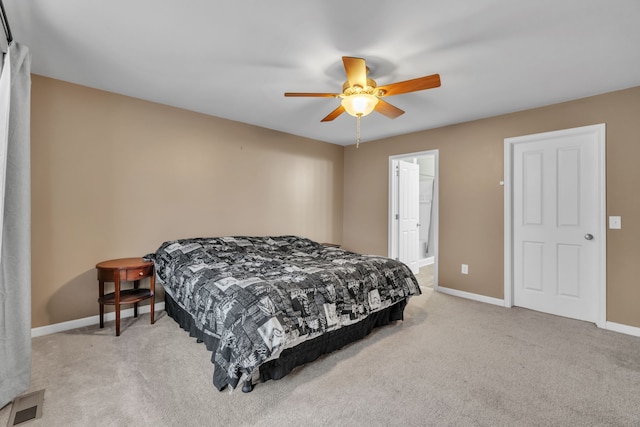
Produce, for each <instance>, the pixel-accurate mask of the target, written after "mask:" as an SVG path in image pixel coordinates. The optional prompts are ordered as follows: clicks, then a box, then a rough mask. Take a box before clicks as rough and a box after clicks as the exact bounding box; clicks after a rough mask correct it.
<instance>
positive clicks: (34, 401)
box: [7, 390, 44, 427]
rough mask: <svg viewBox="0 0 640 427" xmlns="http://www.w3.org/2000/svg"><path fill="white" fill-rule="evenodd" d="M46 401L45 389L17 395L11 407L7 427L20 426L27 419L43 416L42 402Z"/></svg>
mask: <svg viewBox="0 0 640 427" xmlns="http://www.w3.org/2000/svg"><path fill="white" fill-rule="evenodd" d="M43 403H44V390H38V391H34V392H33V393H29V394H25V395H23V396H20V397H16V399H15V400H14V401H13V406H12V407H11V414H10V415H9V424H7V427H12V426H18V425H21V424H22V423H25V422H27V421H31V420H35V419H36V418H40V417H42V404H43Z"/></svg>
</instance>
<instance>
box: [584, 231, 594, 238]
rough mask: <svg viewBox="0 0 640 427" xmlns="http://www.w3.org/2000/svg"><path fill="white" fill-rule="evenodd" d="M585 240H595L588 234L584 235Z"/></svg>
mask: <svg viewBox="0 0 640 427" xmlns="http://www.w3.org/2000/svg"><path fill="white" fill-rule="evenodd" d="M584 238H585V239H587V240H593V234H588V233H587V234H585V235H584Z"/></svg>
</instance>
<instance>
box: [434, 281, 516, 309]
mask: <svg viewBox="0 0 640 427" xmlns="http://www.w3.org/2000/svg"><path fill="white" fill-rule="evenodd" d="M435 290H436V291H438V292H442V293H443V294H448V295H453V296H454V297H460V298H466V299H470V300H474V301H479V302H484V303H487V304H493V305H500V306H504V300H502V299H500V298H493V297H488V296H485V295H480V294H474V293H471V292H465V291H459V290H458V289H451V288H445V287H443V286H436V287H435Z"/></svg>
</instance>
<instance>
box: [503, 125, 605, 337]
mask: <svg viewBox="0 0 640 427" xmlns="http://www.w3.org/2000/svg"><path fill="white" fill-rule="evenodd" d="M570 131H573V132H580V133H587V132H590V133H594V132H595V133H596V134H597V136H598V155H599V157H600V159H599V161H600V163H599V165H598V170H597V173H598V174H599V178H600V180H599V182H600V184H601V187H600V189H599V190H600V194H599V197H600V212H599V215H600V227H599V228H600V229H599V230H598V235H599V236H602V237H601V238H600V239H598V243H599V251H600V266H599V267H600V268H599V272H600V273H599V275H598V276H599V280H598V282H599V284H600V285H599V286H600V288H599V290H598V296H599V298H598V314H597V315H596V319H595V324H596V325H597V326H598V327H599V328H606V324H607V228H606V218H607V216H606V210H607V182H606V176H607V175H606V125H605V124H604V123H601V124H597V125H591V126H582V127H578V128H573V129H564V130H559V131H552V132H545V133H541V134H535V135H525V136H518V137H513V138H505V140H504V306H505V307H512V306H513V194H512V191H513V190H512V180H513V149H514V146H515V145H516V144H517V143H522V142H527V141H529V140H530V139H531V137H533V136H536V137H538V136H540V135H547V136H549V137H553V136H554V135H565V134H566V133H567V132H570Z"/></svg>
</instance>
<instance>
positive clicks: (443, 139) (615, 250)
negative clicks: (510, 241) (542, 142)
mask: <svg viewBox="0 0 640 427" xmlns="http://www.w3.org/2000/svg"><path fill="white" fill-rule="evenodd" d="M598 123H606V125H607V141H606V144H607V151H606V155H607V215H621V216H622V229H621V230H608V232H607V320H608V321H611V322H616V323H621V324H625V325H630V326H635V327H640V310H638V307H639V304H640V285H639V281H638V275H637V273H636V270H635V266H636V264H637V263H638V253H639V250H638V242H639V241H640V196H639V194H640V193H639V192H638V188H639V186H640V168H639V167H638V159H640V87H636V88H632V89H628V90H623V91H618V92H613V93H609V94H604V95H599V96H594V97H590V98H585V99H581V100H577V101H572V102H566V103H562V104H556V105H552V106H548V107H544V108H538V109H534V110H529V111H523V112H519V113H513V114H508V115H503V116H498V117H493V118H489V119H484V120H478V121H474V122H469V123H463V124H459V125H453V126H448V127H444V128H439V129H434V130H429V131H423V132H417V133H412V134H409V135H404V136H401V137H394V138H389V139H384V140H379V141H372V142H367V143H365V144H361V145H360V148H355V146H350V147H347V148H346V149H345V153H344V156H345V157H344V168H345V172H344V225H343V230H344V234H343V244H344V246H345V248H347V249H352V250H355V251H359V252H368V253H374V254H381V255H387V233H388V230H387V229H388V226H387V221H388V219H387V216H388V206H387V205H388V186H389V184H388V168H389V166H388V165H389V156H392V155H398V154H405V153H413V152H420V151H425V150H432V149H438V150H439V153H440V210H439V212H440V229H439V231H440V240H439V242H440V252H439V265H438V268H439V283H440V285H442V286H446V287H449V288H453V289H458V290H462V291H467V292H472V293H477V294H480V295H485V296H489V297H495V298H500V299H502V298H503V293H504V292H503V291H504V281H503V271H504V263H503V256H504V249H503V245H504V241H503V236H504V232H503V224H504V222H503V221H504V215H503V206H504V205H503V204H504V199H503V196H504V193H503V187H501V186H500V185H499V182H500V181H501V180H502V179H503V168H504V161H503V149H504V139H505V138H507V137H513V136H520V135H528V134H533V133H539V132H546V131H552V130H559V129H567V128H572V127H578V126H585V125H592V124H598ZM462 263H466V264H469V272H470V274H469V275H462V274H460V264H462Z"/></svg>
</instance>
